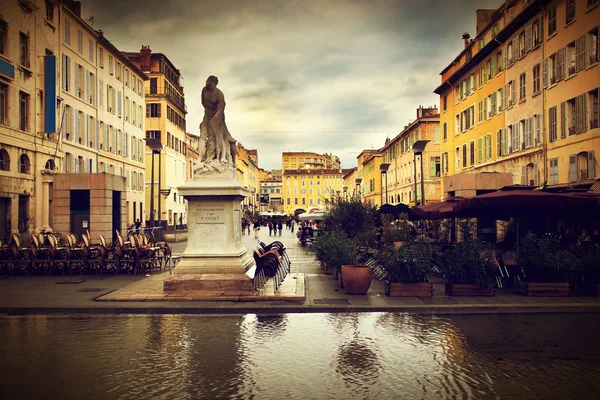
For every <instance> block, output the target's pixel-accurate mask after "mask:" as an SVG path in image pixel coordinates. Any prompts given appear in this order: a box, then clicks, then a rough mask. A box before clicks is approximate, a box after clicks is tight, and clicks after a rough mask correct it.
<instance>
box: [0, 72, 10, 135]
mask: <svg viewBox="0 0 600 400" xmlns="http://www.w3.org/2000/svg"><path fill="white" fill-rule="evenodd" d="M0 124H4V125H8V85H6V84H4V83H2V82H0Z"/></svg>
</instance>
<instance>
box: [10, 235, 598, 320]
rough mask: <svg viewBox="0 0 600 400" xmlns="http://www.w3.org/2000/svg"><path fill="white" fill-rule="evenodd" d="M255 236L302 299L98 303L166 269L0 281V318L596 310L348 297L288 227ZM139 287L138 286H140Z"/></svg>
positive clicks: (554, 302) (578, 300)
mask: <svg viewBox="0 0 600 400" xmlns="http://www.w3.org/2000/svg"><path fill="white" fill-rule="evenodd" d="M259 239H260V240H261V241H263V242H265V243H267V244H268V243H270V242H272V241H274V240H279V241H281V242H282V243H283V244H284V245H285V246H286V248H287V252H288V254H289V257H290V260H291V263H292V264H291V272H292V274H291V275H290V277H289V278H288V279H291V277H292V276H300V275H299V274H301V275H303V276H304V285H303V286H304V290H305V300H303V301H290V300H287V299H286V298H285V297H283V298H282V299H281V300H278V299H272V300H269V301H206V300H203V301H156V300H153V299H151V298H149V299H148V300H153V301H148V300H146V298H144V296H139V297H140V300H139V301H137V300H136V299H133V298H132V299H130V300H129V301H109V302H106V301H96V299H97V298H99V297H102V296H104V295H107V294H109V293H112V292H115V291H118V290H122V289H123V288H126V287H131V285H134V287H135V284H139V285H141V286H144V285H145V282H146V281H147V282H150V280H153V281H155V282H156V281H160V280H161V277H163V276H164V277H166V276H168V272H163V273H161V274H157V275H154V276H152V277H146V276H140V275H137V276H128V275H116V276H114V275H102V276H95V275H85V276H81V277H80V276H73V277H72V278H71V279H69V277H65V276H57V275H55V276H29V277H27V276H1V277H0V313H4V314H50V313H59V314H74V313H75V314H76V313H105V314H107V313H108V314H112V313H127V314H129V313H146V314H151V313H199V314H226V313H284V312H377V311H382V312H390V311H397V312H411V313H422V314H473V313H534V312H600V298H598V297H579V296H572V297H562V298H552V297H526V296H522V295H518V294H516V290H515V289H513V288H507V289H497V290H496V296H494V297H449V296H446V295H445V293H444V286H443V282H442V281H440V280H436V281H434V289H435V291H434V297H433V298H428V299H427V298H424V299H422V298H418V297H408V298H391V297H387V296H385V294H384V285H383V282H381V281H377V280H373V283H372V284H371V288H370V289H369V291H368V293H367V294H366V295H364V296H352V295H347V294H346V293H345V292H344V290H343V289H338V287H337V283H336V281H335V280H334V279H333V277H332V276H331V275H325V274H324V272H323V271H321V268H320V265H319V263H318V262H317V261H316V260H315V259H314V253H313V252H311V251H306V249H304V248H302V247H301V246H299V245H298V240H297V239H296V236H295V234H293V233H292V232H291V231H289V230H286V229H285V228H284V229H283V231H282V235H281V236H279V235H277V236H269V231H268V229H267V228H266V227H263V228H262V229H261V230H260V232H259ZM242 242H243V243H244V244H245V245H246V247H247V248H248V249H249V250H252V249H253V248H254V247H255V246H256V242H257V239H255V238H254V232H251V233H250V235H249V236H248V235H243V236H242ZM186 245H187V243H186V242H180V243H175V244H173V250H174V253H175V254H177V253H182V252H183V251H184V250H185V247H186ZM139 285H138V286H139Z"/></svg>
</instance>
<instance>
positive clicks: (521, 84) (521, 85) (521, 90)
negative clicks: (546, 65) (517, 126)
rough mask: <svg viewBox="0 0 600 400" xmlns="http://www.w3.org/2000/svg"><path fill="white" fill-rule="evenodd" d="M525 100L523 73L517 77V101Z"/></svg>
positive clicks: (525, 81) (525, 91)
mask: <svg viewBox="0 0 600 400" xmlns="http://www.w3.org/2000/svg"><path fill="white" fill-rule="evenodd" d="M526 98H527V75H526V73H525V72H523V73H522V74H521V75H519V101H523V100H525V99H526Z"/></svg>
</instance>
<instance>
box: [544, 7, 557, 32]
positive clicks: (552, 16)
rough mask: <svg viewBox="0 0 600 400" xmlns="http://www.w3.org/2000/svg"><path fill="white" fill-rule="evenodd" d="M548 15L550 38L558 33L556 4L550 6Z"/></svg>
mask: <svg viewBox="0 0 600 400" xmlns="http://www.w3.org/2000/svg"><path fill="white" fill-rule="evenodd" d="M546 15H547V16H548V36H550V35H552V34H554V33H555V32H556V3H554V4H551V5H549V6H548V10H547V12H546Z"/></svg>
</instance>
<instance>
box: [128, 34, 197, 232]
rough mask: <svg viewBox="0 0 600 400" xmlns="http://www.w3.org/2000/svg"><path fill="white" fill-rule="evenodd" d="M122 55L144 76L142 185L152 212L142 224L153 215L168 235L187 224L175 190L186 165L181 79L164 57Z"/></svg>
mask: <svg viewBox="0 0 600 400" xmlns="http://www.w3.org/2000/svg"><path fill="white" fill-rule="evenodd" d="M125 55H126V56H127V57H128V58H129V59H130V60H131V61H132V62H133V63H134V64H135V65H137V66H138V67H139V68H140V69H141V70H142V71H144V72H145V73H146V74H147V75H148V80H147V81H146V82H145V88H144V92H145V104H144V111H145V131H146V132H145V138H146V139H147V143H146V144H147V145H146V147H145V163H146V171H147V172H146V176H145V178H146V182H145V185H146V204H147V205H148V206H150V204H151V203H153V204H154V208H155V210H150V211H149V214H147V215H146V221H148V222H150V220H152V219H153V216H154V215H156V217H155V218H154V219H155V220H156V221H160V222H156V225H158V226H162V227H163V229H166V231H167V232H168V231H170V230H173V229H174V228H175V227H176V226H177V225H179V224H181V223H183V221H184V220H187V215H186V205H185V202H184V199H183V197H181V196H180V195H179V192H178V190H177V188H178V187H179V186H181V185H183V184H184V183H185V181H186V180H187V172H186V171H187V164H188V160H187V135H186V121H185V116H186V114H187V108H186V105H185V96H184V91H183V84H182V80H183V77H182V76H181V73H180V71H179V70H178V69H177V68H176V67H175V66H174V65H173V63H171V61H170V60H169V58H168V57H167V56H166V55H164V54H162V53H153V52H152V50H151V49H150V46H142V48H141V50H140V51H139V52H126V53H125ZM148 139H150V141H148ZM151 139H156V140H157V142H155V141H154V140H151ZM153 142H155V143H160V147H161V148H160V149H158V150H157V149H155V150H152V149H151V147H149V146H150V145H151V143H153ZM153 164H154V174H152V165H153ZM152 177H154V179H152ZM152 186H153V187H154V188H153V189H152ZM152 193H153V194H154V199H153V201H151V199H150V196H151V195H152Z"/></svg>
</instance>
